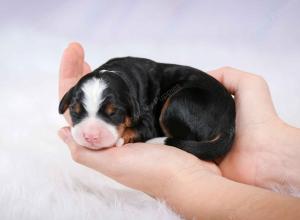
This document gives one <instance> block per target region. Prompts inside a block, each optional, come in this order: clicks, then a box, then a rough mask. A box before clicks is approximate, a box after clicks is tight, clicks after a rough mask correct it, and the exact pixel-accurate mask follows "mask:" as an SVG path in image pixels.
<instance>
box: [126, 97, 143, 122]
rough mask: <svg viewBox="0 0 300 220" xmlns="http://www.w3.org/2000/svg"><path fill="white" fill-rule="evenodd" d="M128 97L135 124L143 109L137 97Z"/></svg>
mask: <svg viewBox="0 0 300 220" xmlns="http://www.w3.org/2000/svg"><path fill="white" fill-rule="evenodd" d="M128 97H129V103H130V106H131V118H132V123H133V124H135V123H136V122H138V120H139V119H140V116H141V110H140V107H139V104H138V102H137V100H136V97H132V96H128Z"/></svg>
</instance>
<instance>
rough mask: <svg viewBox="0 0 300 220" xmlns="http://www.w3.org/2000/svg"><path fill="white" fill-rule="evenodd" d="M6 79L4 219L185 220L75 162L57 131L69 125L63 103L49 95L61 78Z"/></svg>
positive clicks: (0, 151) (0, 193) (0, 199)
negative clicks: (60, 112) (63, 114)
mask: <svg viewBox="0 0 300 220" xmlns="http://www.w3.org/2000/svg"><path fill="white" fill-rule="evenodd" d="M5 82H6V83H3V84H2V87H1V93H0V98H4V97H5V99H4V100H5V108H2V112H1V114H2V115H3V116H4V117H3V118H2V125H1V136H0V219H1V220H21V219H22V220H23V219H25V220H34V219H37V220H40V219H43V220H47V219H49V220H50V219H51V220H53V219H57V220H61V219H72V220H77V219H80V220H81V219H82V220H95V219H149V220H150V219H151V220H152V219H180V217H179V216H177V215H176V214H175V213H173V212H172V211H171V210H170V209H168V208H167V207H166V205H165V204H164V203H162V202H159V201H156V200H154V199H152V198H150V197H149V196H147V195H145V194H144V193H142V192H138V191H135V190H132V189H129V188H127V187H124V186H122V185H120V184H118V183H116V182H114V181H113V180H111V179H109V178H107V177H105V176H103V175H101V174H100V173H97V172H95V171H93V170H91V169H88V168H86V167H83V166H81V165H79V164H76V163H75V162H73V161H72V160H71V157H70V154H69V151H68V149H67V147H66V146H65V145H64V144H63V143H62V142H61V141H60V140H59V138H58V137H57V135H56V132H57V129H58V128H59V127H60V126H61V125H64V124H65V122H64V121H63V119H62V118H61V116H59V115H58V113H57V104H58V101H57V99H56V96H55V95H53V96H50V95H47V94H56V79H54V78H52V79H48V80H47V81H45V80H43V76H41V75H40V76H35V77H32V78H30V79H28V78H26V77H24V78H19V79H18V82H16V81H15V80H14V79H9V77H7V80H6V81H5ZM14 83H15V84H14ZM11 85H14V86H11ZM32 85H34V86H32ZM8 97H9V98H8ZM2 100H3V99H2Z"/></svg>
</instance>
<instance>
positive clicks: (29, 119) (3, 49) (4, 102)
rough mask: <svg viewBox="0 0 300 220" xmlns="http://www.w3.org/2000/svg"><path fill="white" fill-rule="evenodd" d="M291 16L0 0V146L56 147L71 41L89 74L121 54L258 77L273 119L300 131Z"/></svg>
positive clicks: (232, 5) (271, 8) (282, 7)
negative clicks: (64, 60) (62, 72)
mask: <svg viewBox="0 0 300 220" xmlns="http://www.w3.org/2000/svg"><path fill="white" fill-rule="evenodd" d="M299 10H300V1H298V0H254V1H233V0H227V1H215V0H212V1H202V0H194V1H193V0H190V1H185V0H160V1H158V0H156V1H155V0H154V1H138V0H119V1H117V0H110V1H108V0H107V1H101V0H84V1H83V0H82V1H76V0H65V1H59V0H52V1H38V0H27V1H16V0H10V1H3V0H1V8H0V27H1V28H0V76H1V80H0V100H1V108H0V109H1V128H0V132H1V133H0V144H1V147H11V146H14V145H15V146H20V145H21V144H22V145H25V143H28V144H30V146H33V147H35V146H38V147H42V148H46V147H45V145H47V146H49V148H50V149H51V148H53V146H55V145H58V143H60V142H59V141H58V138H57V136H56V131H57V129H58V128H59V127H60V126H61V125H64V124H65V122H64V121H63V120H62V118H61V116H59V115H58V113H57V105H58V100H57V76H58V69H59V62H60V58H61V55H62V52H63V50H64V48H65V47H66V46H67V45H68V44H69V42H72V41H78V42H80V43H81V44H82V45H83V47H84V48H85V51H86V60H87V61H88V62H89V63H90V64H91V66H92V68H96V67H98V66H100V65H101V64H102V63H104V62H105V61H107V60H108V59H110V58H112V57H117V56H128V55H130V56H140V57H146V58H150V59H154V60H156V61H160V62H170V63H178V64H184V65H190V66H193V67H196V68H199V69H202V70H204V71H207V70H211V69H215V68H218V67H221V66H232V67H236V68H240V69H242V70H245V71H249V72H253V73H257V74H260V75H262V76H263V77H264V78H265V79H266V80H267V81H268V83H269V85H270V89H271V93H272V96H273V99H274V103H275V106H276V109H277V111H278V113H279V115H280V117H282V118H283V119H284V120H285V121H287V122H288V123H290V124H292V125H294V126H298V127H300V114H299V110H300V98H299V93H300V85H299V80H300V72H299V71H300V43H299V42H300V28H299V27H300V14H299ZM257 108H259V106H257Z"/></svg>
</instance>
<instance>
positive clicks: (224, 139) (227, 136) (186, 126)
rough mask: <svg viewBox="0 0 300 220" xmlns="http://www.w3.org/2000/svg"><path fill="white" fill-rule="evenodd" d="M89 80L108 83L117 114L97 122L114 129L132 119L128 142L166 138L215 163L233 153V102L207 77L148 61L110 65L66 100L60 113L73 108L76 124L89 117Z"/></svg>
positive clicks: (102, 113)
mask: <svg viewBox="0 0 300 220" xmlns="http://www.w3.org/2000/svg"><path fill="white" fill-rule="evenodd" d="M101 70H109V72H108V71H102V72H101ZM110 71H112V72H110ZM91 77H96V78H102V79H104V80H105V81H106V82H108V85H109V87H108V88H107V89H106V90H105V97H107V99H106V100H107V102H109V103H112V104H113V105H114V107H115V109H116V110H115V111H114V112H113V114H112V115H109V114H107V113H105V111H104V110H103V108H104V107H103V108H100V110H99V112H98V114H99V117H101V118H102V119H103V120H105V121H106V122H107V123H110V124H112V125H115V126H119V125H120V124H122V123H123V124H124V123H125V120H128V118H130V123H129V124H130V125H127V126H128V127H129V128H130V129H131V131H132V132H133V133H134V135H133V137H131V138H130V139H128V140H127V141H126V142H138V141H147V140H148V139H151V138H155V137H161V136H166V137H168V138H167V139H166V140H165V144H167V145H171V146H175V147H177V148H180V149H182V150H184V151H187V152H189V153H191V154H194V155H195V156H197V157H198V158H200V159H204V160H214V159H216V158H219V157H221V156H223V155H225V154H226V153H227V152H228V151H229V150H230V148H231V145H232V142H233V139H234V132H235V103H234V99H233V98H232V96H231V95H230V93H228V91H227V90H226V89H225V87H224V86H223V85H222V84H221V83H219V82H218V81H217V80H215V79H214V78H213V77H211V76H209V75H208V74H206V73H204V72H202V71H200V70H198V69H195V68H192V67H188V66H182V65H175V64H164V63H157V62H154V61H152V60H149V59H144V58H134V57H124V58H115V59H111V60H109V61H108V62H107V63H105V64H103V65H102V66H100V67H99V68H97V69H96V70H94V71H93V72H91V73H89V74H88V75H86V76H84V77H83V78H82V79H81V80H80V81H79V82H78V83H77V84H76V85H75V86H74V87H73V88H72V89H71V90H70V91H69V92H68V93H67V94H66V95H65V96H64V98H63V99H62V101H61V103H60V106H59V112H60V113H63V112H64V111H65V110H66V109H67V108H69V109H70V113H71V118H72V121H73V124H76V123H79V122H80V121H81V120H82V119H83V118H84V117H85V114H86V112H85V110H84V107H83V106H82V103H81V99H82V91H81V90H80V87H81V85H82V84H83V83H84V82H85V80H87V79H89V78H91ZM76 104H77V111H75V109H74V108H75V107H74V106H76ZM78 105H79V106H80V108H79V109H80V111H79V110H78ZM101 109H102V110H101ZM126 124H127V122H126Z"/></svg>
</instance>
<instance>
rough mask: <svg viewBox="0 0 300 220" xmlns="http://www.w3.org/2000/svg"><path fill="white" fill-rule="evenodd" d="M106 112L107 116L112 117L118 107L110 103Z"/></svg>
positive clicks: (106, 107)
mask: <svg viewBox="0 0 300 220" xmlns="http://www.w3.org/2000/svg"><path fill="white" fill-rule="evenodd" d="M104 111H105V113H106V114H108V115H111V114H113V113H115V111H116V107H115V106H114V105H113V104H112V103H108V104H107V105H106V106H105V109H104Z"/></svg>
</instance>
